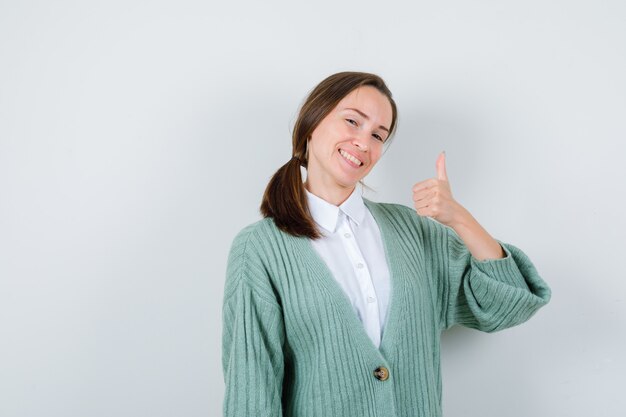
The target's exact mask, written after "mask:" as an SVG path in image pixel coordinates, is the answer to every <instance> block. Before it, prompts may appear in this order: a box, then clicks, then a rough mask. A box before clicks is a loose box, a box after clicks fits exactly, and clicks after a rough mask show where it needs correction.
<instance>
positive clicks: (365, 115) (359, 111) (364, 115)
mask: <svg viewBox="0 0 626 417" xmlns="http://www.w3.org/2000/svg"><path fill="white" fill-rule="evenodd" d="M345 110H352V111H355V112H357V113H359V114H360V115H361V116H363V117H364V118H365V119H368V120H369V116H368V115H367V114H365V113H363V112H362V111H361V110H359V109H353V108H351V107H346V108H345ZM378 127H379V128H381V129H382V130H384V131H385V132H387V133H389V129H387V128H386V127H385V126H383V125H380V126H378Z"/></svg>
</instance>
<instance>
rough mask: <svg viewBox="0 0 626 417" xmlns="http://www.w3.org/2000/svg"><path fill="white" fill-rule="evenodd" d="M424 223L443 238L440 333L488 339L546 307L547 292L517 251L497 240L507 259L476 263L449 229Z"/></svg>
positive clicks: (452, 230) (439, 272)
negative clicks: (452, 330)
mask: <svg viewBox="0 0 626 417" xmlns="http://www.w3.org/2000/svg"><path fill="white" fill-rule="evenodd" d="M429 221H430V222H431V227H432V226H434V223H436V225H437V226H436V227H437V228H439V229H440V232H443V236H442V237H443V238H444V242H441V244H440V245H438V247H439V248H441V249H443V250H444V251H445V254H444V256H441V257H438V258H439V259H440V263H439V267H440V270H439V271H438V273H437V275H438V277H437V279H439V280H442V282H441V283H440V285H439V286H438V287H439V289H440V291H442V293H441V294H440V297H441V304H440V306H441V308H442V309H443V311H442V312H441V313H442V314H441V315H440V317H441V319H442V323H441V327H442V328H443V329H447V328H449V327H451V326H453V325H455V324H459V325H462V326H465V327H470V328H474V329H478V330H481V331H484V332H489V333H491V332H495V331H498V330H502V329H506V328H509V327H513V326H516V325H518V324H521V323H523V322H525V321H526V320H528V319H530V318H531V317H532V316H533V315H534V314H535V313H536V312H537V310H539V309H540V308H541V307H543V306H544V305H545V304H547V303H548V301H549V300H550V297H551V290H550V288H549V287H548V285H547V284H546V282H545V281H544V280H543V279H542V278H541V277H540V276H539V273H538V272H537V270H536V268H535V266H534V265H533V264H532V262H531V261H530V259H529V258H528V256H527V255H526V254H525V253H524V252H522V251H521V250H520V249H519V248H517V247H515V246H513V245H511V244H509V243H504V242H502V241H500V240H498V239H496V241H497V242H498V243H499V244H500V246H502V249H503V250H504V252H505V255H506V256H505V257H504V258H500V259H486V260H478V259H476V258H475V257H474V256H473V255H472V254H471V252H470V251H469V249H468V248H467V246H466V245H465V243H464V242H463V240H462V239H461V238H460V237H459V236H458V235H457V233H456V232H455V231H454V229H452V228H450V227H447V226H444V225H442V224H440V223H437V222H435V221H434V220H432V219H429ZM436 234H439V235H440V236H441V234H440V233H436ZM431 236H432V234H431Z"/></svg>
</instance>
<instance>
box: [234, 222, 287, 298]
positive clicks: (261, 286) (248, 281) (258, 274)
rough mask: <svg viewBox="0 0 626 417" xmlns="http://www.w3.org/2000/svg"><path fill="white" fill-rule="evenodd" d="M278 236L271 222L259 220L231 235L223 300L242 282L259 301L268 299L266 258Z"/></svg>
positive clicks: (268, 282) (276, 229) (269, 290)
mask: <svg viewBox="0 0 626 417" xmlns="http://www.w3.org/2000/svg"><path fill="white" fill-rule="evenodd" d="M279 233H282V232H281V231H280V230H278V228H277V227H276V225H275V223H274V220H273V219H271V218H263V219H261V220H258V221H256V222H254V223H251V224H249V225H247V226H245V227H243V228H242V229H241V230H240V231H239V232H238V233H237V234H236V235H235V237H234V238H233V241H232V243H231V246H230V251H229V253H228V261H227V266H226V284H225V294H226V295H225V297H228V296H229V294H231V293H232V292H233V291H234V290H235V289H236V288H237V287H238V286H239V285H240V284H242V283H243V284H244V285H245V286H247V287H249V288H251V289H252V290H253V291H254V292H255V293H257V294H258V295H259V296H260V297H261V298H264V299H266V300H272V290H271V283H270V279H269V273H268V258H269V257H270V256H271V255H270V254H271V253H272V246H273V245H275V243H276V236H277V234H279Z"/></svg>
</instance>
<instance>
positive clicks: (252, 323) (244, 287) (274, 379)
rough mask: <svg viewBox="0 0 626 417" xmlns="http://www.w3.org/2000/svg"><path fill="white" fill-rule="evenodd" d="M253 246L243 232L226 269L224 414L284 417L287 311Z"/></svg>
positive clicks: (227, 415) (232, 250)
mask: <svg viewBox="0 0 626 417" xmlns="http://www.w3.org/2000/svg"><path fill="white" fill-rule="evenodd" d="M244 230H245V229H244ZM248 245H249V246H251V247H252V246H253V243H252V242H249V241H248V239H247V237H246V233H244V232H241V233H240V234H239V235H238V236H237V237H236V238H235V240H234V242H233V245H232V247H231V250H230V254H229V257H228V266H227V270H226V283H225V287H224V304H223V309H222V318H223V320H222V324H223V327H222V369H223V373H224V382H225V384H226V389H225V395H224V403H223V411H224V416H225V417H235V416H241V417H243V416H252V415H254V416H268V417H269V416H272V417H278V416H282V403H281V401H282V383H283V372H284V365H283V350H282V346H283V342H284V330H283V319H282V310H281V308H280V306H279V305H278V303H277V302H276V299H275V298H274V296H273V293H272V291H271V289H270V288H269V285H268V284H269V280H268V278H267V276H266V272H265V270H264V268H263V267H262V264H261V263H260V262H259V261H258V259H257V260H255V256H254V255H250V254H249V253H246V252H247V250H246V246H248ZM247 249H248V251H249V250H250V247H248V248H247Z"/></svg>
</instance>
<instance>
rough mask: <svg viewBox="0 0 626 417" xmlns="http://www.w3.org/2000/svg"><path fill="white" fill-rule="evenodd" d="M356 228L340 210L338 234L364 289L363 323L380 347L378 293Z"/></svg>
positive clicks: (376, 344) (362, 294)
mask: <svg viewBox="0 0 626 417" xmlns="http://www.w3.org/2000/svg"><path fill="white" fill-rule="evenodd" d="M356 227H358V225H357V224H356V223H355V222H354V221H353V220H352V219H350V217H349V216H348V215H346V214H345V213H344V212H343V211H341V210H340V211H339V222H338V225H337V233H338V234H339V235H340V236H341V239H342V243H343V247H344V248H345V250H346V254H347V256H348V259H349V260H350V263H351V264H352V266H353V269H354V273H355V277H356V279H357V281H358V283H359V287H360V288H361V289H362V293H361V298H362V300H365V302H364V303H363V305H364V306H365V311H364V312H363V314H366V315H367V317H363V318H362V319H361V321H362V322H363V324H364V327H365V331H366V332H367V334H368V336H369V337H370V339H371V340H372V341H373V342H374V345H375V346H378V345H379V344H380V315H379V310H378V300H377V298H376V291H375V289H374V284H373V282H372V277H371V274H370V271H369V268H368V266H367V263H366V262H365V259H364V257H363V254H362V253H361V250H360V249H359V246H358V244H357V242H356V239H355V237H354V228H356Z"/></svg>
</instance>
